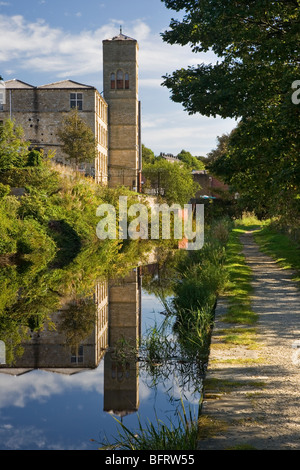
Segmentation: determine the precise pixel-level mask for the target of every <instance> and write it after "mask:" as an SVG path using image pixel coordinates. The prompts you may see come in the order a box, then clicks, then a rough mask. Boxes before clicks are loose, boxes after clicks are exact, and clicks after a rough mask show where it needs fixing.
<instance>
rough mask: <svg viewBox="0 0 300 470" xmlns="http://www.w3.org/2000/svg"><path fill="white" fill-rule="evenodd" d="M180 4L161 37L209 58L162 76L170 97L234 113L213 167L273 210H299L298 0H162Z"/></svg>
mask: <svg viewBox="0 0 300 470" xmlns="http://www.w3.org/2000/svg"><path fill="white" fill-rule="evenodd" d="M163 1H164V3H165V4H166V6H167V8H171V9H174V10H176V11H180V10H184V11H185V15H184V17H183V19H182V20H181V21H178V20H175V19H172V21H171V23H170V30H169V31H165V32H164V33H163V39H164V40H165V41H166V42H168V43H170V44H181V45H186V44H190V45H191V47H192V50H193V51H194V52H207V51H209V50H212V51H213V52H214V53H215V54H216V57H217V59H218V61H217V62H216V63H215V64H208V65H207V64H199V65H198V66H195V67H188V68H187V69H180V70H177V71H175V72H173V74H172V75H166V76H165V77H164V83H163V84H164V86H166V87H167V88H169V89H170V91H171V98H172V99H173V100H174V101H175V102H180V103H182V104H183V106H184V109H185V110H186V111H187V112H188V113H189V114H193V113H197V112H199V113H201V114H203V115H206V116H214V117H215V116H217V115H219V116H221V117H223V118H228V117H230V118H236V119H239V120H240V122H239V125H238V128H237V129H238V130H237V132H235V133H234V134H233V135H232V136H230V137H229V139H228V143H227V145H228V151H226V153H225V154H223V155H221V156H220V161H219V162H218V159H216V161H215V162H214V164H213V165H212V166H213V170H214V172H215V173H217V172H219V175H220V176H224V175H225V177H226V182H229V183H230V184H231V185H232V186H233V187H234V188H236V189H238V190H239V191H241V192H243V194H244V195H246V197H247V199H248V203H249V202H251V200H252V203H253V204H256V203H258V202H259V204H260V206H262V203H263V204H264V207H265V211H266V212H267V213H269V214H272V215H275V214H276V215H280V216H284V215H286V214H287V213H289V217H290V218H291V214H293V217H294V218H295V217H298V216H299V213H300V212H299V204H297V201H298V200H299V193H300V168H299V158H298V155H299V143H298V142H299V138H298V122H299V106H297V105H295V104H294V103H293V101H292V94H293V89H292V84H293V83H294V81H295V80H296V79H297V78H299V11H300V6H299V1H298V0H284V1H283V0H282V1H270V0H262V1H259V2H258V1H253V0H252V1H247V2H245V1H239V0H238V1H235V2H232V1H230V0H222V1H221V0H189V1H184V0H163Z"/></svg>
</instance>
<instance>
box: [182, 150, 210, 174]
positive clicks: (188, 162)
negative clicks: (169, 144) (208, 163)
mask: <svg viewBox="0 0 300 470" xmlns="http://www.w3.org/2000/svg"><path fill="white" fill-rule="evenodd" d="M177 158H179V160H180V161H181V162H183V163H184V164H185V166H186V167H187V168H189V169H190V170H203V169H204V164H203V162H201V161H200V160H198V158H197V157H194V156H193V155H192V154H191V153H190V152H187V151H186V150H181V152H180V153H179V154H178V155H177Z"/></svg>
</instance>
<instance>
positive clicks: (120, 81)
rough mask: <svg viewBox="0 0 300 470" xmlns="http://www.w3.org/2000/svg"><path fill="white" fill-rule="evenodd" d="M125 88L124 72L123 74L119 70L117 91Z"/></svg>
mask: <svg viewBox="0 0 300 470" xmlns="http://www.w3.org/2000/svg"><path fill="white" fill-rule="evenodd" d="M123 88H124V83H123V72H122V70H118V72H117V89H118V90H122V89H123Z"/></svg>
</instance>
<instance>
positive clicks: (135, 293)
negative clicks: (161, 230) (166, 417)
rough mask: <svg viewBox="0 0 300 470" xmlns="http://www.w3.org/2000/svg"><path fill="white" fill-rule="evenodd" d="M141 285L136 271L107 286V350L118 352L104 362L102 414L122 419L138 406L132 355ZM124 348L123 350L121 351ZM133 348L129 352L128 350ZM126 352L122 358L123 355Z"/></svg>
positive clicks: (108, 356) (137, 391)
mask: <svg viewBox="0 0 300 470" xmlns="http://www.w3.org/2000/svg"><path fill="white" fill-rule="evenodd" d="M140 309H141V284H140V276H139V269H137V270H134V271H132V272H131V273H130V274H129V275H128V276H126V278H124V279H122V280H120V281H117V282H111V283H110V286H109V346H110V348H112V349H113V350H114V349H115V348H116V347H118V348H120V349H121V351H122V353H121V354H120V356H119V358H120V360H117V358H116V356H115V355H114V352H112V353H111V352H107V353H106V355H105V358H104V410H105V411H108V412H111V413H114V414H117V415H119V416H125V415H127V414H128V413H131V412H134V411H136V410H137V409H138V406H139V387H138V383H139V382H138V380H139V377H138V364H137V362H136V358H135V355H134V348H136V346H137V343H138V341H139V337H140V313H141V312H140ZM122 348H124V350H122ZM131 348H132V349H131ZM125 350H126V351H127V352H128V351H129V353H130V354H129V356H127V357H124V356H123V352H124V351H125Z"/></svg>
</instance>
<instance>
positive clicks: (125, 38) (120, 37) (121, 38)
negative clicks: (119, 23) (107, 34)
mask: <svg viewBox="0 0 300 470" xmlns="http://www.w3.org/2000/svg"><path fill="white" fill-rule="evenodd" d="M105 41H136V39H133V38H131V37H129V36H126V35H125V34H123V32H122V27H120V33H119V34H118V35H117V36H114V37H112V38H110V39H105Z"/></svg>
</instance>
